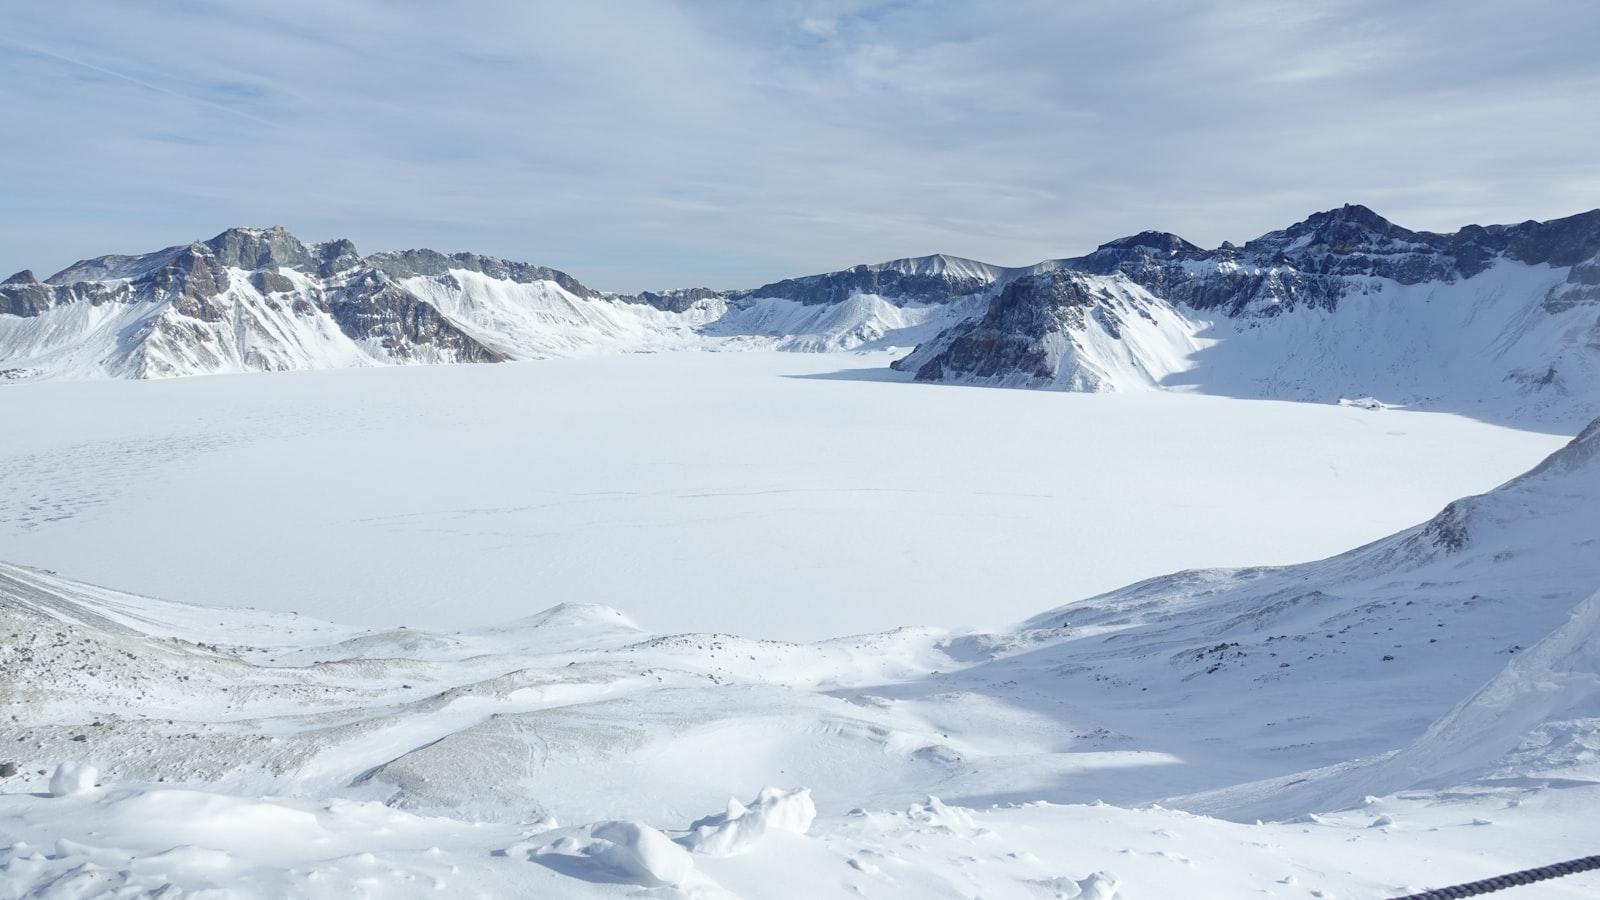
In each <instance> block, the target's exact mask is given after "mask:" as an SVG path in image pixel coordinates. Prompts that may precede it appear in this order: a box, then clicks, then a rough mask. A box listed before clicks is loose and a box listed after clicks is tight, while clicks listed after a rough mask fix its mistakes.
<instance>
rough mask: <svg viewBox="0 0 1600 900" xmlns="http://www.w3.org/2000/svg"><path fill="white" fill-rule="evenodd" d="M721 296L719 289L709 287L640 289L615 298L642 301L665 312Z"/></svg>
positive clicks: (625, 301)
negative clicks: (640, 290) (661, 289)
mask: <svg viewBox="0 0 1600 900" xmlns="http://www.w3.org/2000/svg"><path fill="white" fill-rule="evenodd" d="M720 296H722V292H721V291H714V290H712V289H711V288H678V289H677V290H671V291H642V292H640V293H638V294H622V295H618V296H617V297H616V298H615V299H617V300H621V301H622V302H624V303H643V304H645V305H646V306H653V307H655V308H656V309H661V310H666V311H667V312H683V311H684V310H686V309H688V308H690V307H692V306H694V305H695V304H696V303H698V302H700V301H701V300H709V299H711V298H713V297H720Z"/></svg>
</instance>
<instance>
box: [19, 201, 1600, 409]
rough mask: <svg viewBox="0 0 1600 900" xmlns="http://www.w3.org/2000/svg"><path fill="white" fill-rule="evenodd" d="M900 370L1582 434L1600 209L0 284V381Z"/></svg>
mask: <svg viewBox="0 0 1600 900" xmlns="http://www.w3.org/2000/svg"><path fill="white" fill-rule="evenodd" d="M911 347H915V350H914V351H912V352H910V353H909V354H908V355H906V356H904V357H902V358H900V359H898V360H897V361H896V362H895V363H894V364H893V367H894V368H895V369H896V370H898V374H897V375H896V374H895V373H888V372H886V373H884V374H885V377H899V378H909V379H914V380H917V381H926V382H945V383H958V384H974V385H988V386H999V387H1024V388H1050V389H1060V390H1071V391H1124V390H1138V389H1151V388H1163V389H1178V390H1194V391H1201V392H1206V393H1214V394H1222V395H1227V396H1240V397H1259V398H1278V399H1289V400H1304V401H1315V402H1338V401H1346V402H1357V403H1362V404H1364V405H1380V404H1382V405H1404V406H1411V407H1417V408H1424V409H1440V410H1448V411H1455V412H1462V413H1466V414H1470V415H1475V416H1478V417H1481V418H1486V419H1495V420H1509V421H1516V422H1521V423H1533V424H1543V425H1551V426H1561V427H1565V428H1567V429H1573V428H1575V427H1577V426H1579V425H1581V424H1582V423H1583V422H1585V421H1587V420H1588V419H1589V418H1591V417H1592V416H1593V414H1594V413H1595V412H1596V410H1595V408H1594V407H1595V405H1596V404H1595V402H1594V401H1595V398H1597V397H1600V210H1594V211H1591V212H1587V213H1582V214H1579V215H1575V216H1570V217H1567V218H1563V219H1556V220H1552V221H1548V222H1532V221H1529V222H1524V223H1521V224H1517V225H1490V226H1478V225H1469V226H1467V227H1465V228H1462V229H1460V230H1459V231H1456V232H1454V233H1452V234H1437V233H1432V232H1422V231H1411V230H1408V229H1405V228H1402V227H1400V226H1398V225H1395V224H1394V223H1392V222H1389V221H1388V220H1386V219H1384V218H1383V217H1381V216H1379V215H1378V214H1376V213H1374V212H1373V211H1372V210H1370V209H1367V208H1366V207H1363V206H1345V207H1342V208H1339V209H1333V210H1328V211H1325V212H1319V213H1315V214H1313V215H1311V216H1309V217H1307V218H1306V219H1305V220H1303V221H1301V222H1298V223H1296V224H1294V225H1291V226H1289V227H1288V228H1284V229H1282V230H1278V231H1273V232H1270V233H1268V234H1265V235H1262V236H1261V237H1258V238H1256V239H1254V240H1250V241H1246V242H1245V243H1244V244H1242V245H1238V246H1236V245H1233V244H1231V243H1226V242H1225V243H1223V244H1222V245H1221V246H1219V247H1216V248H1213V249H1209V250H1208V249H1203V248H1201V247H1198V246H1196V245H1195V244H1192V243H1190V242H1188V241H1186V240H1184V239H1183V238H1181V237H1179V236H1177V235H1174V234H1169V233H1165V232H1154V231H1150V232H1143V233H1140V234H1136V235H1133V236H1131V237H1126V238H1121V239H1118V240H1114V241H1111V242H1108V243H1106V244H1103V245H1101V246H1100V247H1098V248H1097V249H1095V250H1094V251H1093V252H1091V253H1088V254H1086V255H1083V256H1079V257H1073V258H1067V259H1056V260H1047V261H1044V262H1041V263H1038V264H1036V265H1032V266H1025V267H1002V266H995V265H990V264H988V263H983V262H978V261H976V260H970V259H963V258H960V257H954V256H948V255H944V254H936V255H933V256H925V257H916V258H909V259H900V260H893V261H890V262H885V263H878V264H875V265H859V266H855V267H853V268H849V269H844V270H841V271H837V272H830V273H826V274H821V275H811V276H805V277H800V278H791V279H786V280H783V281H778V282H774V283H772V284H766V285H762V286H760V287H756V288H752V289H748V290H737V291H714V290H710V289H705V288H695V289H687V290H672V291H661V292H651V291H647V292H643V293H640V294H636V295H624V294H612V293H604V292H600V291H596V290H593V289H591V288H589V287H587V286H585V285H584V284H582V283H581V282H579V281H578V280H576V279H575V278H573V277H571V276H570V275H567V274H566V273H564V272H561V271H557V270H555V269H551V268H547V267H544V266H537V265H530V264H526V263H520V262H511V261H507V260H503V259H499V258H496V257H492V256H483V255H478V254H472V253H455V254H448V255H447V254H442V253H438V252H435V251H432V250H408V251H400V252H382V253H375V254H371V255H368V256H362V255H360V253H359V252H358V251H357V250H356V248H355V246H354V245H353V244H352V243H351V242H349V241H347V240H335V241H328V242H325V243H320V244H306V243H303V242H302V241H300V240H299V239H297V238H296V237H295V236H294V235H292V234H290V233H289V232H288V231H286V230H284V229H283V228H280V227H274V228H264V229H263V228H234V229H229V230H228V231H225V232H223V233H222V234H219V235H217V236H216V237H214V238H211V239H210V240H207V241H201V242H196V243H192V244H188V245H184V246H176V247H168V248H166V249H163V250H158V251H155V252H153V253H146V254H143V255H138V256H123V255H112V256H102V257H98V258H95V259H90V260H84V261H82V262H79V263H76V264H74V265H72V266H69V267H68V268H66V269H65V270H63V271H61V272H58V273H56V274H55V275H52V276H50V277H49V278H46V279H44V280H42V281H41V280H39V279H38V278H37V277H36V276H35V275H34V274H33V273H32V272H29V271H23V272H19V273H17V274H15V275H13V276H11V277H10V278H8V279H6V280H5V281H4V282H3V283H0V379H12V380H32V379H41V378H84V377H123V378H157V377H168V376H178V375H195V374H210V373H225V372H245V371H278V370H296V369H320V368H339V367H350V366H368V365H393V364H409V363H457V362H501V361H507V360H520V359H539V358H547V357H557V356H572V355H580V354H586V353H595V352H630V351H654V350H680V349H742V348H768V349H780V350H791V351H802V352H823V351H837V350H852V349H888V348H911Z"/></svg>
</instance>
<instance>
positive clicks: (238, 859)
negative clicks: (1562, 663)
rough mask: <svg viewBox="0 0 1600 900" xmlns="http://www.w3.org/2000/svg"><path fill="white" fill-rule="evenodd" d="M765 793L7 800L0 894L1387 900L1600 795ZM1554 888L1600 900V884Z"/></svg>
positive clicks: (137, 793)
mask: <svg viewBox="0 0 1600 900" xmlns="http://www.w3.org/2000/svg"><path fill="white" fill-rule="evenodd" d="M767 793H769V798H770V799H769V800H768V801H767V802H766V803H765V804H763V803H762V801H761V800H760V799H759V798H758V800H757V802H756V803H752V804H750V805H749V806H746V807H745V812H744V813H743V814H742V815H736V816H732V817H730V818H728V819H727V822H737V821H741V820H744V819H749V818H751V817H752V816H758V817H759V816H766V817H767V825H768V832H767V839H766V840H765V841H762V842H761V843H760V844H759V845H758V846H755V847H754V848H752V849H751V850H750V851H749V852H748V853H747V854H744V855H736V856H731V857H719V856H711V855H706V854H697V853H691V852H690V851H689V850H687V849H685V848H684V847H683V846H681V845H680V844H678V843H676V842H674V841H673V840H672V839H671V838H670V836H669V832H666V831H663V830H661V829H660V828H658V827H656V826H653V825H650V824H647V823H643V822H637V821H628V820H609V821H604V822H598V823H594V824H589V825H579V826H573V827H567V828H553V829H552V828H550V827H549V824H548V823H541V824H530V825H509V824H507V825H496V824H482V823H473V822H466V821H461V820H457V819H450V818H443V817H428V816H418V815H414V814H411V813H407V812H403V811H400V810H395V809H391V808H388V807H386V806H384V805H382V804H381V803H376V802H368V801H363V802H355V801H331V802H329V801H322V802H312V801H306V800H295V799H288V798H251V797H243V796H230V795H227V794H221V793H215V792H210V791H194V790H171V789H165V788H161V787H158V786H155V785H144V786H137V787H108V788H106V789H103V790H99V791H94V792H91V793H87V794H80V795H75V796H70V797H63V798H50V797H43V796H39V795H36V794H17V793H10V794H0V822H3V823H4V826H3V827H0V897H18V898H45V897H73V898H102V897H126V896H145V895H151V894H157V893H160V892H163V891H165V892H167V894H163V895H172V896H187V895H191V894H204V895H207V896H216V897H226V898H230V900H233V898H242V900H251V898H263V900H264V898H279V897H304V898H345V897H351V896H363V897H368V898H382V900H388V898H408V897H494V898H519V897H529V898H533V897H537V898H541V900H548V898H556V900H560V898H584V900H586V898H609V897H624V896H641V897H660V898H666V897H676V898H703V900H720V898H727V897H740V898H745V900H780V898H802V897H803V898H806V900H813V898H845V897H861V896H868V897H876V898H880V900H888V898H917V900H923V898H970V897H972V896H974V895H979V894H981V896H983V897H985V898H991V900H1040V898H1068V900H1072V898H1076V900H1157V898H1168V897H1184V898H1195V900H1206V898H1233V897H1246V896H1276V897H1305V896H1324V897H1384V896H1395V895H1398V894H1403V893H1409V892H1412V891H1416V890H1420V889H1422V888H1424V887H1427V886H1429V885H1439V884H1450V883H1456V882H1459V881H1462V880H1467V879H1472V878H1479V877H1485V876H1489V875H1494V874H1498V873H1500V872H1504V871H1510V870H1512V869H1516V868H1519V867H1525V866H1527V865H1531V864H1537V863H1546V862H1551V861H1554V860H1556V859H1565V858H1571V857H1575V856H1578V855H1581V854H1582V853H1583V852H1585V851H1587V850H1589V849H1592V848H1590V847H1589V846H1588V845H1587V844H1586V843H1585V842H1586V841H1588V839H1589V835H1590V834H1591V833H1592V830H1593V829H1592V819H1593V809H1594V806H1595V804H1596V803H1597V802H1600V785H1588V786H1577V787H1569V788H1566V789H1563V790H1558V791H1550V790H1538V789H1536V788H1533V787H1529V786H1527V785H1515V786H1512V785H1505V784H1498V785H1489V786H1477V787H1472V786H1468V787H1466V788H1464V789H1461V790H1456V791H1452V792H1451V793H1449V794H1448V795H1445V796H1441V795H1438V794H1418V795H1403V796H1398V797H1386V798H1374V799H1373V800H1372V802H1371V803H1369V804H1367V805H1366V806H1364V807H1362V808H1361V809H1359V810H1352V811H1348V812H1343V813H1334V814H1328V815H1319V816H1316V817H1314V818H1312V819H1310V820H1307V821H1304V822H1300V823H1294V824H1268V825H1241V824H1238V823H1233V822H1225V821H1221V820H1217V819H1209V818H1205V817H1202V816H1194V815H1190V814H1187V813H1182V812H1178V811H1175V810H1166V809H1160V808H1151V809H1141V810H1133V809H1125V808H1120V807H1115V806H1108V805H1090V806H1056V805H1051V804H1043V803H1030V804H1026V805H1023V806H1012V807H999V808H994V809H986V810H971V809H964V808H961V807H958V806H953V805H946V804H942V803H941V804H938V806H935V805H934V804H932V803H924V804H917V805H916V806H914V807H912V808H911V809H908V810H906V811H904V812H858V813H856V814H853V815H846V816H841V817H835V818H831V819H830V818H828V817H822V818H819V819H817V820H816V821H815V822H814V823H812V824H811V827H810V828H809V829H808V830H807V832H806V833H805V834H796V833H794V832H792V831H789V830H785V829H777V831H781V832H782V833H781V834H780V833H777V831H774V829H775V828H776V826H777V823H778V822H780V821H782V820H784V818H785V816H787V815H789V814H801V815H797V816H796V817H794V818H789V819H788V820H787V823H788V824H789V825H794V826H798V823H799V822H800V821H801V820H803V819H804V818H805V817H804V815H803V813H804V812H805V804H804V803H803V802H801V799H802V798H804V797H805V794H804V792H800V791H795V792H767ZM761 808H765V809H766V810H767V812H765V813H757V812H752V810H756V809H761ZM727 822H724V823H723V824H724V825H725V824H726V823H727ZM708 824H709V823H708ZM712 827H713V831H714V832H715V831H716V829H717V826H712ZM741 830H742V829H741ZM718 833H721V832H718ZM779 838H781V840H780V839H779ZM1540 891H1541V892H1540V894H1539V896H1544V897H1552V898H1560V897H1573V898H1578V897H1586V896H1587V897H1592V896H1596V895H1597V894H1596V892H1597V891H1600V874H1595V873H1591V874H1588V875H1583V876H1577V877H1573V878H1566V879H1562V880H1560V881H1558V882H1552V883H1551V884H1550V885H1544V886H1541V888H1540ZM1530 896H1531V895H1530Z"/></svg>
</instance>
